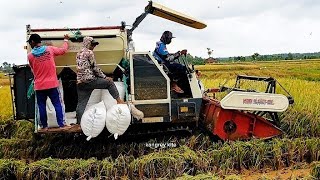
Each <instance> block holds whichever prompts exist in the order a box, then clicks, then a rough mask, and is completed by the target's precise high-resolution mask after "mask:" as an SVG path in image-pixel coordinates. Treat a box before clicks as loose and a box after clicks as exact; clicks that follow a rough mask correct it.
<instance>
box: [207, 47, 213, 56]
mask: <svg viewBox="0 0 320 180" xmlns="http://www.w3.org/2000/svg"><path fill="white" fill-rule="evenodd" d="M207 50H208V56H209V58H210V57H211V54H212V52H213V50H211V49H210V48H207Z"/></svg>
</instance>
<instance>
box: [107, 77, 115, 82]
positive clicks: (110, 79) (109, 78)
mask: <svg viewBox="0 0 320 180" xmlns="http://www.w3.org/2000/svg"><path fill="white" fill-rule="evenodd" d="M105 80H107V81H113V79H112V78H111V77H106V78H105Z"/></svg>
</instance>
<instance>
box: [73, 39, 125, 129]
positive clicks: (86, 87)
mask: <svg viewBox="0 0 320 180" xmlns="http://www.w3.org/2000/svg"><path fill="white" fill-rule="evenodd" d="M98 44H99V43H98V42H97V41H95V40H94V39H93V38H92V37H84V38H83V47H82V49H81V50H80V52H78V54H77V89H78V105H77V110H76V111H77V123H78V124H80V121H81V118H82V115H83V113H84V110H85V108H86V105H87V103H88V100H89V98H90V95H91V93H92V91H93V90H94V89H108V90H109V92H110V94H111V96H112V97H113V98H114V99H116V100H117V103H118V104H119V103H124V102H123V101H122V100H121V99H120V96H119V92H118V90H117V87H116V85H115V84H114V82H113V81H112V78H110V77H107V76H106V75H105V74H104V73H103V72H102V70H101V69H100V68H99V67H98V66H97V64H96V60H95V58H94V54H93V49H94V48H95V47H96V46H97V45H98Z"/></svg>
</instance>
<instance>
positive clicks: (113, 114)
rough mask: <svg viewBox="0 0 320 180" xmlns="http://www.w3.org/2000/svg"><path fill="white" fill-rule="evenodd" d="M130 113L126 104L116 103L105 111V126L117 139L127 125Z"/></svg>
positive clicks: (129, 120)
mask: <svg viewBox="0 0 320 180" xmlns="http://www.w3.org/2000/svg"><path fill="white" fill-rule="evenodd" d="M130 122H131V114H130V110H129V108H128V105H126V104H116V105H114V106H112V107H111V108H110V109H108V111H107V117H106V127H107V129H108V131H109V132H110V133H111V134H113V135H114V138H115V139H117V138H118V136H120V135H122V134H123V133H124V132H125V131H126V130H127V129H128V127H129V125H130Z"/></svg>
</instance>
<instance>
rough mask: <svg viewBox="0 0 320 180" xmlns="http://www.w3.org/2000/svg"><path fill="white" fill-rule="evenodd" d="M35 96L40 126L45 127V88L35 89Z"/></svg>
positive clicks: (46, 124) (46, 125)
mask: <svg viewBox="0 0 320 180" xmlns="http://www.w3.org/2000/svg"><path fill="white" fill-rule="evenodd" d="M36 96H37V104H38V108H39V114H40V121H41V124H42V128H47V127H48V123H47V109H46V102H47V97H48V96H47V90H37V91H36Z"/></svg>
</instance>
